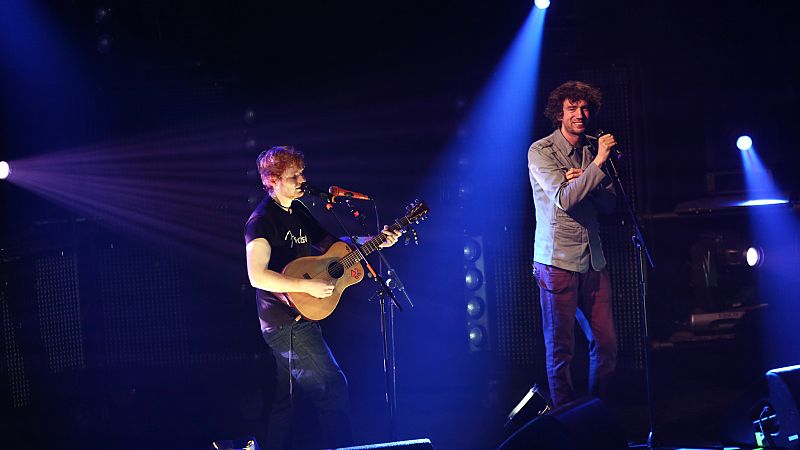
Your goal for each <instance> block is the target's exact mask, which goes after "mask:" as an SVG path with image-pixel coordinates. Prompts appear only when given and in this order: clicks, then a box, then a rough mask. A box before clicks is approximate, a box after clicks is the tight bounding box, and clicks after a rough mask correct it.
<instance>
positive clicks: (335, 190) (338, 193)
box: [328, 186, 372, 201]
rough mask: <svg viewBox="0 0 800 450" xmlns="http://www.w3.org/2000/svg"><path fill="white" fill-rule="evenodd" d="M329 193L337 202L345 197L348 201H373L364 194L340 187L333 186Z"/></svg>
mask: <svg viewBox="0 0 800 450" xmlns="http://www.w3.org/2000/svg"><path fill="white" fill-rule="evenodd" d="M328 192H329V193H330V195H331V198H332V200H333V201H336V199H337V198H340V197H344V198H345V199H346V200H349V199H354V200H372V199H371V198H369V196H368V195H366V194H362V193H360V192H356V191H350V190H347V189H345V188H342V187H339V186H331V187H330V189H328Z"/></svg>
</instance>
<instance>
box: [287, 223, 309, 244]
mask: <svg viewBox="0 0 800 450" xmlns="http://www.w3.org/2000/svg"><path fill="white" fill-rule="evenodd" d="M289 238H291V239H292V243H291V245H289V248H292V247H294V244H305V243H307V242H308V236H303V229H302V228H300V236H295V235H294V234H292V230H289V231H287V232H286V236H284V237H283V240H284V241H288V240H289Z"/></svg>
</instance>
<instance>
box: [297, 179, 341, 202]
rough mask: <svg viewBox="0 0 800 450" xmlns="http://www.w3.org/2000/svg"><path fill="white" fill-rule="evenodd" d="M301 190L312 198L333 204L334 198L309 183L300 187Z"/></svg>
mask: <svg viewBox="0 0 800 450" xmlns="http://www.w3.org/2000/svg"><path fill="white" fill-rule="evenodd" d="M300 189H302V191H303V192H305V193H306V194H308V195H310V196H312V197H319V198H321V199H323V200H325V201H326V202H332V201H333V198H334V197H333V196H332V195H331V194H329V193H327V192H325V191H323V190H320V189H318V188H316V187H314V186H312V185H310V184H308V182H307V181H306V182H305V183H303V184H302V185H300Z"/></svg>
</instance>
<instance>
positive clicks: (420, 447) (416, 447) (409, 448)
mask: <svg viewBox="0 0 800 450" xmlns="http://www.w3.org/2000/svg"><path fill="white" fill-rule="evenodd" d="M378 448H385V449H402V450H433V444H431V441H430V439H412V440H410V441H397V442H386V443H383V444H370V445H359V446H356V447H347V448H340V449H336V450H371V449H378Z"/></svg>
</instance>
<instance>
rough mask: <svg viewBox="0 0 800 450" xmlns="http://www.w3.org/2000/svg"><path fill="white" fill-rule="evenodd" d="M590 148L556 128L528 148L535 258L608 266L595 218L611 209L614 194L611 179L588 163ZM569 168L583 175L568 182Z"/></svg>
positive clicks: (571, 265)
mask: <svg viewBox="0 0 800 450" xmlns="http://www.w3.org/2000/svg"><path fill="white" fill-rule="evenodd" d="M594 145H595V146H596V145H597V143H596V141H595V142H594ZM591 149H592V147H591V145H590V143H589V141H588V138H586V137H584V136H582V137H581V141H580V142H579V147H578V148H577V149H575V150H573V148H572V146H571V145H570V143H569V142H567V140H566V138H564V136H563V135H562V134H561V130H560V129H556V130H555V131H554V132H553V134H551V135H550V136H547V137H545V138H542V139H540V140H538V141H536V142H534V143H533V145H531V147H530V149H528V175H529V177H530V181H531V189H532V190H533V204H534V207H535V209H536V234H535V237H534V242H533V260H534V261H535V262H538V263H541V264H547V265H550V266H554V267H558V268H561V269H565V270H570V271H573V272H580V273H585V272H586V271H588V270H589V267H591V268H593V269H594V270H602V269H603V268H604V267H605V266H606V258H605V256H604V255H603V248H602V245H601V243H600V233H599V222H598V220H597V216H598V214H599V213H603V214H608V213H610V212H611V211H613V209H614V206H615V204H616V194H615V191H614V186H613V185H612V183H611V180H610V179H609V178H608V177H607V176H606V174H605V173H604V172H603V170H602V169H601V168H600V167H598V166H597V164H594V163H593V162H592V160H593V159H594V156H593V154H592V151H591ZM578 152H580V153H581V155H580V158H579V156H578V154H577V153H578ZM579 161H580V162H579ZM573 167H580V168H582V169H583V174H582V175H581V176H580V177H578V178H575V179H573V180H572V182H571V183H570V182H567V177H566V172H567V170H569V169H570V168H573Z"/></svg>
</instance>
